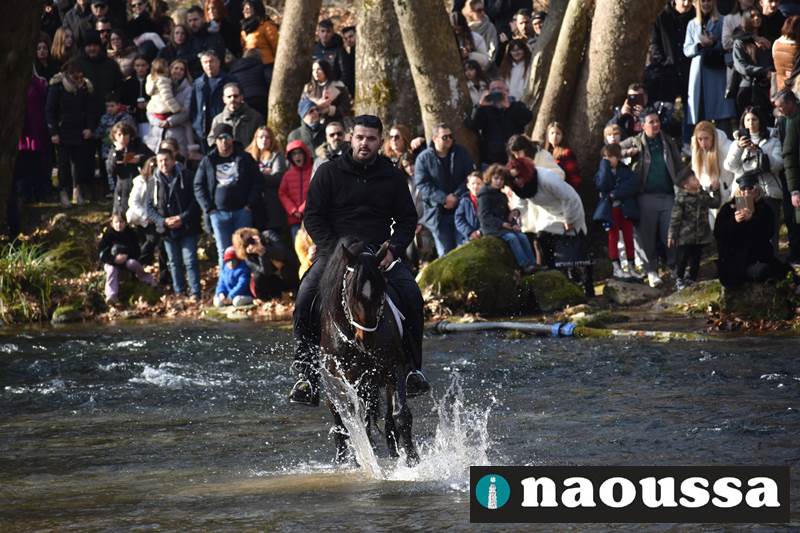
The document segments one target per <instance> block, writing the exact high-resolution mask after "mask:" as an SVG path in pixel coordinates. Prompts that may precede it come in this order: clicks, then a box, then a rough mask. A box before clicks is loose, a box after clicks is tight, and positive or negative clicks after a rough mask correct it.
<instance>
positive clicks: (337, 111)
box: [303, 59, 351, 125]
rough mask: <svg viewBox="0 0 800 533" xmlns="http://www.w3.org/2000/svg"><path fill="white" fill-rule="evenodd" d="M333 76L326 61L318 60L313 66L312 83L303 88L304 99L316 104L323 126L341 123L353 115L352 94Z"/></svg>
mask: <svg viewBox="0 0 800 533" xmlns="http://www.w3.org/2000/svg"><path fill="white" fill-rule="evenodd" d="M332 76H333V71H332V69H331V66H330V65H329V64H328V63H327V62H326V61H325V60H320V59H317V60H315V61H314V63H313V64H312V65H311V81H310V82H308V83H307V84H306V86H305V87H304V88H303V97H304V98H308V99H309V100H311V101H312V102H314V104H315V105H316V107H317V110H318V111H319V114H320V122H321V123H322V124H323V125H324V124H326V123H328V122H331V121H337V122H341V121H342V119H343V118H344V117H349V116H350V114H351V113H350V92H349V91H348V90H347V87H346V86H345V85H344V83H342V82H341V81H338V80H334V79H333V78H332Z"/></svg>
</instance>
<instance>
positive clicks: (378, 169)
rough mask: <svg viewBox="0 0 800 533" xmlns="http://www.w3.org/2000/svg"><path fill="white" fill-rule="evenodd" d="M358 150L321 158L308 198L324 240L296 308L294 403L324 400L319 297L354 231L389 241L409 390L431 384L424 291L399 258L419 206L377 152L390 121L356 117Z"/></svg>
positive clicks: (385, 264) (319, 239)
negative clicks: (334, 258)
mask: <svg viewBox="0 0 800 533" xmlns="http://www.w3.org/2000/svg"><path fill="white" fill-rule="evenodd" d="M353 124H354V125H353V134H352V140H351V150H350V151H349V152H348V153H346V154H344V155H342V156H341V157H339V158H337V159H334V160H332V161H328V162H327V163H324V164H322V165H321V166H320V167H319V169H318V170H317V172H316V174H314V179H313V180H312V181H311V186H310V188H309V190H308V196H307V198H306V209H305V215H304V219H303V220H304V224H305V228H306V231H307V232H308V234H309V235H310V236H311V239H312V240H313V241H314V244H316V245H317V258H316V260H315V261H314V264H313V265H311V268H310V269H309V270H308V272H306V274H305V276H303V279H302V281H301V282H300V289H299V290H298V292H297V299H296V301H295V308H294V336H295V342H296V346H295V361H294V363H292V369H293V370H295V371H296V372H298V373H299V379H298V381H297V383H295V385H294V387H293V388H292V391H291V392H290V393H289V399H290V400H291V401H292V402H294V403H302V404H307V405H318V404H319V374H318V371H317V367H318V364H319V357H318V352H319V335H320V333H319V323H318V317H317V316H316V312H315V311H316V306H315V301H314V300H315V297H316V296H317V292H318V288H319V283H320V279H321V278H322V273H323V272H324V270H325V266H326V264H327V261H328V258H329V257H330V256H331V254H332V253H333V251H334V249H335V247H336V245H337V243H338V242H339V239H340V238H342V237H344V236H353V237H355V238H357V239H359V240H361V241H364V242H365V243H367V244H368V245H370V246H372V247H373V248H374V250H375V251H377V250H378V248H379V247H380V246H381V244H382V243H384V242H386V241H388V242H389V249H388V251H387V253H386V256H385V257H384V258H383V260H382V261H381V263H380V266H381V268H383V269H384V270H385V272H386V279H387V282H388V286H389V289H390V291H389V296H390V297H391V298H392V300H393V301H394V303H395V304H396V305H397V307H398V308H399V310H400V312H401V313H402V315H403V317H404V318H405V320H403V321H402V326H403V345H404V349H405V352H406V356H407V359H408V366H409V372H408V374H407V375H406V378H405V379H406V387H407V390H408V394H409V395H416V394H421V393H424V392H426V391H428V390H430V384H429V383H428V381H427V380H426V379H425V376H424V374H422V372H421V370H420V369H421V366H422V330H423V320H424V318H423V311H422V306H423V302H422V294H421V293H420V290H419V286H418V285H417V282H416V281H415V280H414V276H413V274H412V273H411V270H410V269H409V268H408V266H407V265H406V264H405V263H403V262H402V261H399V260H398V259H399V258H400V257H402V254H403V251H404V250H405V249H406V248H407V247H408V245H409V244H410V243H411V240H412V239H413V238H414V230H415V228H416V225H417V211H416V209H415V208H414V202H413V200H412V199H411V194H410V193H409V191H408V185H407V181H406V177H405V176H404V175H403V173H402V172H401V171H400V170H399V169H397V168H395V167H394V165H392V162H391V161H390V160H389V159H388V158H386V157H384V156H382V155H379V154H378V149H379V147H380V145H381V136H382V134H383V124H382V123H381V121H380V119H379V118H378V117H375V116H372V115H360V116H358V117H356V118H355V119H354V121H353Z"/></svg>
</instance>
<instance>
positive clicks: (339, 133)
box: [328, 131, 344, 137]
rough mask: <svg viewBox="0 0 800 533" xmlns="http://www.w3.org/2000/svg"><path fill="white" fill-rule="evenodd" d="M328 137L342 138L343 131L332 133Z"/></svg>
mask: <svg viewBox="0 0 800 533" xmlns="http://www.w3.org/2000/svg"><path fill="white" fill-rule="evenodd" d="M328 137H344V132H343V131H332V132H330V133H329V134H328Z"/></svg>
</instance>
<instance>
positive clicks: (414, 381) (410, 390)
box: [406, 370, 431, 398]
mask: <svg viewBox="0 0 800 533" xmlns="http://www.w3.org/2000/svg"><path fill="white" fill-rule="evenodd" d="M430 390H431V384H430V383H429V382H428V379H427V378H426V377H425V374H423V373H422V371H421V370H412V371H411V372H409V373H408V374H407V375H406V397H408V398H413V397H414V396H419V395H420V394H425V393H426V392H428V391H430Z"/></svg>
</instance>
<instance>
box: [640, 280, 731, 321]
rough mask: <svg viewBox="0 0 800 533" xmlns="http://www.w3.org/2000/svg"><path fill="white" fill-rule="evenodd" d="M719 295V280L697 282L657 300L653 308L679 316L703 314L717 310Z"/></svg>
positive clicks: (720, 291) (720, 290)
mask: <svg viewBox="0 0 800 533" xmlns="http://www.w3.org/2000/svg"><path fill="white" fill-rule="evenodd" d="M721 294H722V285H720V283H719V280H716V279H712V280H706V281H699V282H697V283H694V284H693V285H691V286H689V287H687V288H685V289H683V290H680V291H675V292H673V293H672V294H670V295H669V296H666V297H664V298H661V299H659V300H658V302H657V303H656V305H655V308H656V309H657V310H659V311H668V312H673V313H680V314H684V313H688V314H690V315H695V314H703V313H705V312H706V311H708V310H709V308H710V309H712V310H714V309H718V308H719V301H720V296H721Z"/></svg>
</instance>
